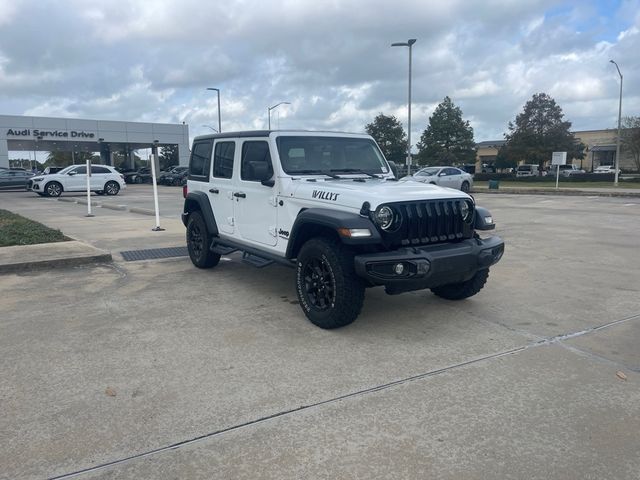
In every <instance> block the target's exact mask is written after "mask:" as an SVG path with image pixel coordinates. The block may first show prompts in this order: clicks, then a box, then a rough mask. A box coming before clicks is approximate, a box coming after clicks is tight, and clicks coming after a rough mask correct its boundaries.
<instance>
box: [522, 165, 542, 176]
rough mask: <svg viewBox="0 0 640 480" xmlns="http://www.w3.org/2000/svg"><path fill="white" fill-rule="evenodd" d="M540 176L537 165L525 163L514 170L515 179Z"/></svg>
mask: <svg viewBox="0 0 640 480" xmlns="http://www.w3.org/2000/svg"><path fill="white" fill-rule="evenodd" d="M539 174H540V172H539V170H538V165H535V164H531V163H525V164H522V165H518V168H516V177H517V178H519V177H537V176H538V175H539Z"/></svg>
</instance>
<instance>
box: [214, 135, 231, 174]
mask: <svg viewBox="0 0 640 480" xmlns="http://www.w3.org/2000/svg"><path fill="white" fill-rule="evenodd" d="M235 153H236V142H218V143H216V149H215V152H214V155H213V176H214V177H217V178H231V177H232V176H233V156H234V155H235Z"/></svg>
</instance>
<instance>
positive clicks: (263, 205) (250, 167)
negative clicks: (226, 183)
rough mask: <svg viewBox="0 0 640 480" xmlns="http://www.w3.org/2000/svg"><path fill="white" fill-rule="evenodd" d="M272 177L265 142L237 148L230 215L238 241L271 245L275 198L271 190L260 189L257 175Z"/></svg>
mask: <svg viewBox="0 0 640 480" xmlns="http://www.w3.org/2000/svg"><path fill="white" fill-rule="evenodd" d="M265 168H266V170H267V171H268V172H270V173H271V176H272V177H273V164H272V162H271V155H270V153H269V142H267V141H266V140H262V139H261V140H257V139H256V140H244V141H243V142H242V147H241V158H240V175H239V177H238V176H236V179H237V180H236V184H235V186H236V188H235V191H234V192H233V196H234V201H235V203H234V213H235V217H236V227H237V229H238V233H239V236H240V238H242V239H244V240H248V241H251V242H258V243H262V244H264V245H275V244H276V241H277V233H276V219H277V218H276V217H277V208H276V194H275V191H274V188H273V187H269V186H266V185H263V184H262V183H261V180H263V178H259V172H260V171H264V170H265Z"/></svg>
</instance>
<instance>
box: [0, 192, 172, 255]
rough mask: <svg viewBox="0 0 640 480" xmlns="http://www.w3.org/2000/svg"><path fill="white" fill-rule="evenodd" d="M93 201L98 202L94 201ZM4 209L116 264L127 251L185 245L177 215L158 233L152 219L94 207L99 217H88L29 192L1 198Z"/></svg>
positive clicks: (122, 199) (80, 209) (80, 208)
mask: <svg viewBox="0 0 640 480" xmlns="http://www.w3.org/2000/svg"><path fill="white" fill-rule="evenodd" d="M61 198H64V197H61ZM92 200H97V198H94V197H92ZM117 201H118V203H122V204H126V203H127V196H126V195H122V196H120V195H119V196H118V197H117ZM0 205H2V208H6V209H8V210H10V211H12V212H14V213H17V214H19V215H22V216H24V217H27V218H30V219H32V220H35V221H37V222H40V223H42V224H44V225H46V226H48V227H51V228H55V229H59V230H61V231H62V232H63V233H64V234H65V235H66V236H68V237H71V238H73V239H74V240H78V241H80V242H84V243H85V244H88V245H90V246H93V247H95V248H97V249H101V250H105V251H106V252H107V253H109V252H110V253H111V255H112V256H113V259H114V260H116V261H120V260H122V257H121V256H120V252H121V251H125V250H139V249H147V248H164V247H175V246H184V245H185V228H184V225H183V224H182V221H181V220H180V218H179V217H178V216H177V215H175V214H172V215H171V216H170V217H165V216H163V217H161V223H160V224H161V226H162V228H164V229H165V230H164V231H158V232H154V231H152V230H151V229H152V228H153V227H154V226H155V218H154V217H153V216H150V215H143V214H139V213H131V212H128V211H119V210H112V209H107V208H101V207H93V214H94V215H95V216H94V217H86V213H87V206H86V205H83V204H77V203H71V202H60V201H58V200H56V199H54V198H43V197H37V196H34V195H33V194H32V193H29V192H12V193H11V194H7V193H4V194H0ZM66 243H70V242H66ZM47 245H51V244H47Z"/></svg>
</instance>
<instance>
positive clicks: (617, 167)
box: [609, 60, 622, 187]
mask: <svg viewBox="0 0 640 480" xmlns="http://www.w3.org/2000/svg"><path fill="white" fill-rule="evenodd" d="M609 61H610V62H611V63H613V64H614V65H615V66H616V70H618V75H620V102H619V103H618V141H617V142H616V176H615V178H614V180H613V184H614V185H615V186H616V187H617V186H618V170H619V168H620V134H621V133H622V130H621V125H622V73H620V67H618V64H617V63H616V62H614V61H613V60H609Z"/></svg>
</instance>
